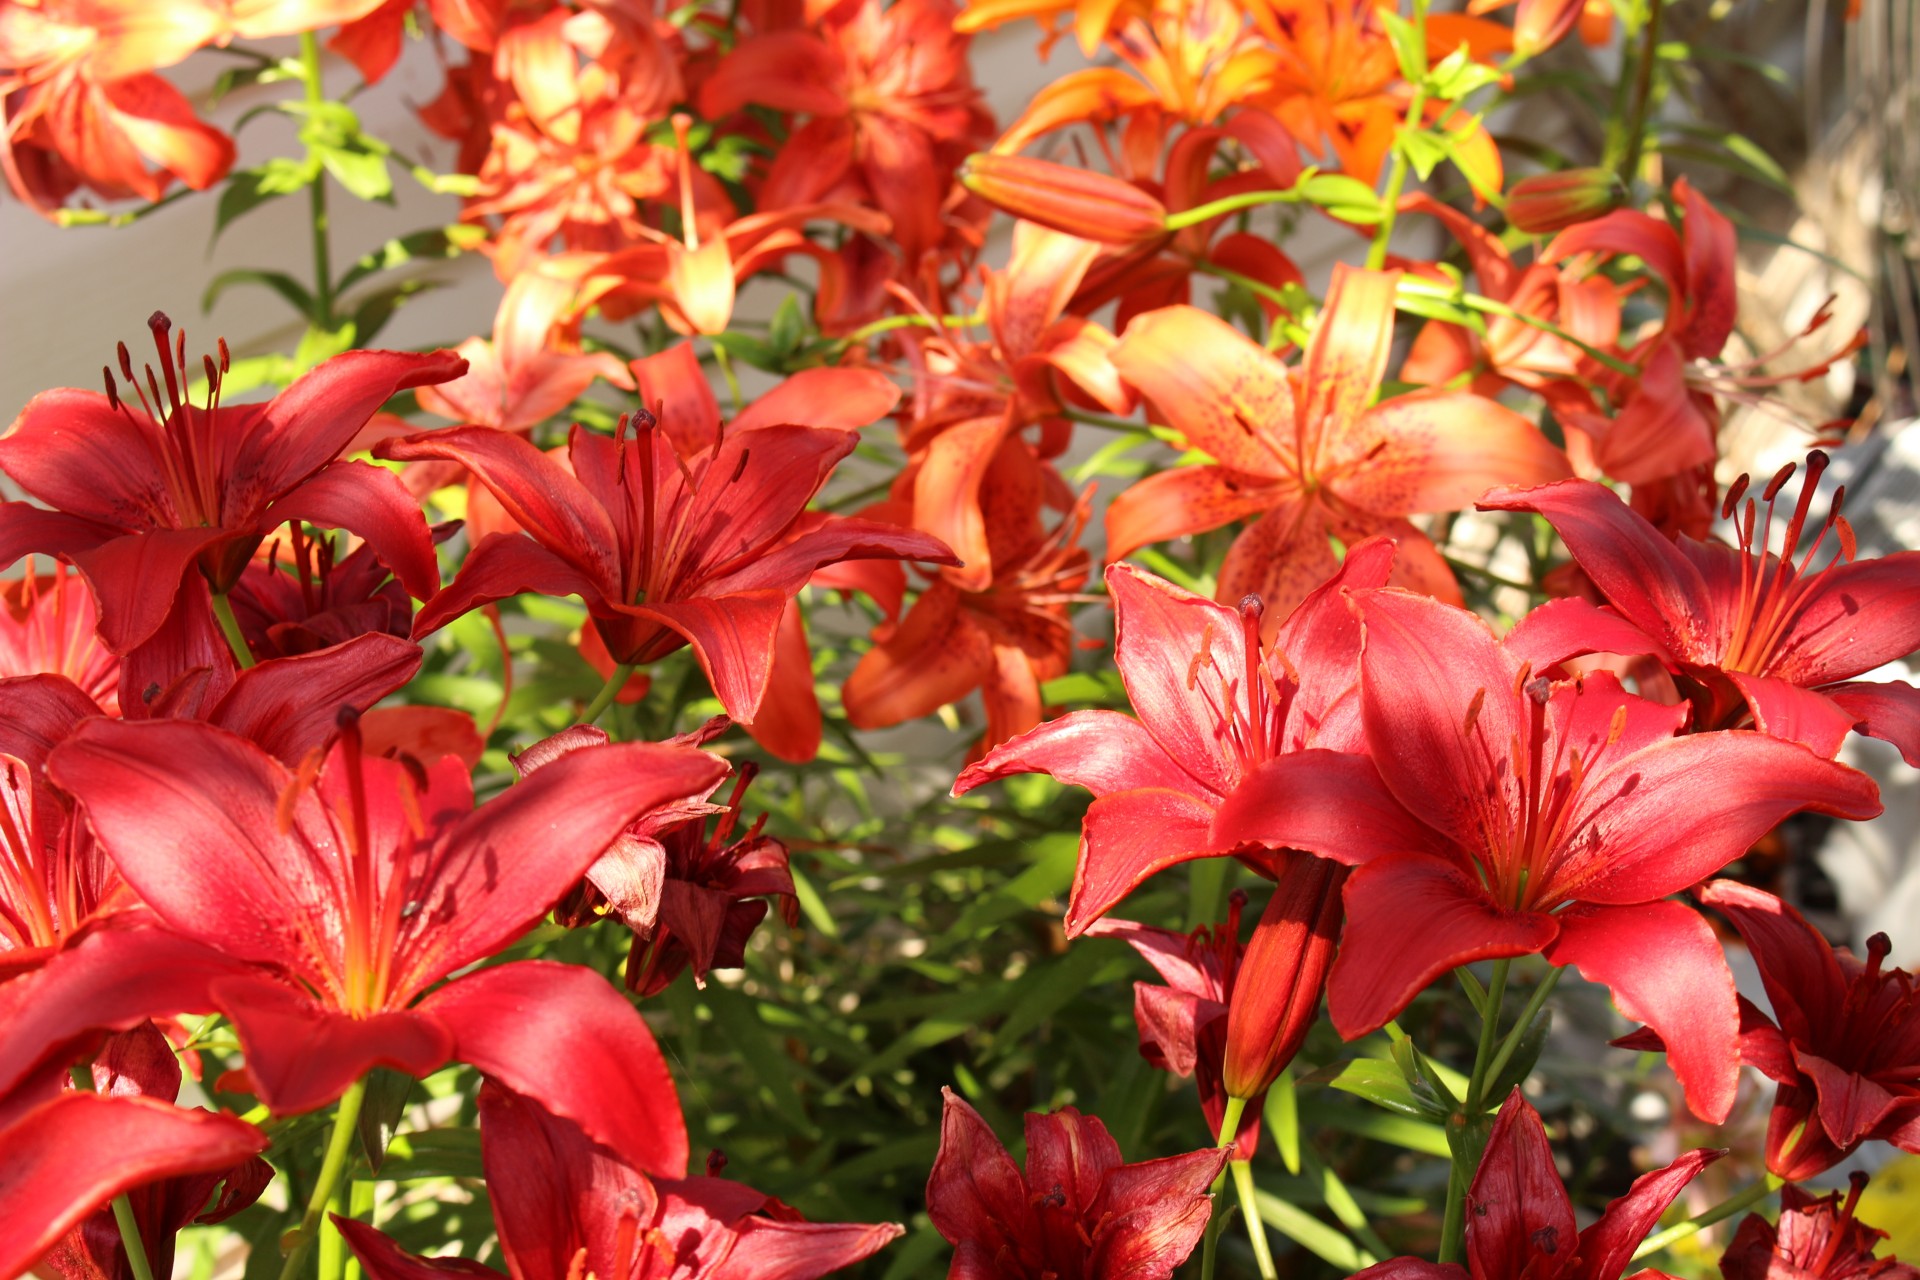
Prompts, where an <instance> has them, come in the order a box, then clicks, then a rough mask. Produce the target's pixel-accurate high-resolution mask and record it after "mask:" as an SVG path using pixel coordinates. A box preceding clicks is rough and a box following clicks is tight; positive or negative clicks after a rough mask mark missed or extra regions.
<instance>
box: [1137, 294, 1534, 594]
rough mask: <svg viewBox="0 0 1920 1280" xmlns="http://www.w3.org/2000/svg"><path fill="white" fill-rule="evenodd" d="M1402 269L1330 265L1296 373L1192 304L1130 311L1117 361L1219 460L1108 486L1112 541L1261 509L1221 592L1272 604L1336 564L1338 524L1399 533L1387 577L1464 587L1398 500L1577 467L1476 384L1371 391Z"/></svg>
mask: <svg viewBox="0 0 1920 1280" xmlns="http://www.w3.org/2000/svg"><path fill="white" fill-rule="evenodd" d="M1398 282H1399V273H1398V272H1382V271H1366V270H1358V269H1353V268H1349V267H1347V266H1345V265H1338V266H1336V267H1335V268H1334V273H1333V288H1332V291H1331V292H1330V293H1329V294H1328V295H1327V302H1326V307H1325V309H1324V311H1323V312H1322V313H1321V319H1320V325H1319V328H1318V329H1317V330H1316V331H1315V333H1314V336H1313V341H1312V345H1311V346H1309V347H1308V349H1307V356H1306V364H1305V366H1304V368H1303V369H1302V370H1300V371H1299V372H1298V373H1297V374H1296V373H1295V372H1293V371H1291V370H1289V369H1288V368H1287V367H1286V366H1285V365H1283V364H1281V363H1280V361H1279V360H1278V359H1277V358H1275V357H1274V356H1273V355H1271V354H1269V353H1268V352H1266V351H1264V350H1262V349H1261V347H1260V346H1259V345H1258V344H1256V343H1254V342H1253V341H1252V340H1251V339H1249V338H1247V337H1246V336H1245V335H1243V334H1241V333H1240V332H1239V331H1238V330H1236V329H1234V328H1233V327H1232V326H1231V325H1229V324H1227V323H1226V322H1225V321H1223V320H1220V319H1218V318H1217V317H1215V316H1212V315H1209V314H1207V313H1206V312H1203V311H1198V310H1195V309H1194V308H1192V307H1169V308H1166V309H1165V310H1161V311H1155V312H1150V313H1148V314H1147V315H1144V316H1141V317H1139V318H1138V319H1136V320H1135V321H1134V322H1133V323H1132V324H1131V325H1129V326H1128V327H1127V331H1126V332H1125V333H1124V334H1122V335H1121V338H1120V345H1119V346H1118V347H1116V348H1115V349H1114V351H1113V355H1112V360H1113V363H1114V366H1115V367H1116V368H1118V369H1119V370H1120V375H1121V376H1122V377H1123V378H1125V379H1126V380H1127V381H1128V382H1129V383H1131V384H1132V385H1134V386H1135V387H1137V388H1139V389H1140V391H1141V392H1142V394H1144V395H1145V396H1146V397H1147V399H1148V400H1149V401H1151V402H1152V403H1153V405H1154V406H1155V407H1156V408H1157V409H1158V410H1159V413H1160V416H1161V418H1162V420H1164V421H1165V422H1167V423H1168V424H1169V425H1170V426H1172V427H1173V428H1174V429H1175V430H1176V431H1178V432H1179V433H1180V434H1181V436H1182V437H1183V438H1184V439H1185V441H1186V443H1187V445H1188V447H1190V448H1194V449H1199V450H1201V451H1203V452H1205V453H1206V454H1208V455H1209V456H1210V457H1212V458H1213V462H1211V463H1208V464H1205V465H1202V466H1189V467H1174V468H1172V469H1170V470H1167V471H1162V472H1160V473H1159V474H1157V475H1154V476H1150V477H1148V478H1147V479H1145V480H1142V481H1140V482H1138V483H1137V484H1135V485H1134V486H1133V487H1132V488H1130V489H1128V490H1127V491H1126V492H1124V493H1122V494H1121V495H1120V496H1119V497H1117V498H1115V499H1114V501H1113V505H1112V506H1111V507H1109V508H1108V509H1107V551H1108V554H1109V555H1111V556H1113V557H1114V558H1116V559H1118V558H1120V557H1123V556H1126V555H1129V554H1131V553H1132V552H1133V551H1134V550H1135V549H1137V548H1139V547H1143V546H1145V545H1147V544H1148V543H1151V542H1162V541H1165V540H1166V539H1169V538H1175V537H1180V536H1182V535H1184V534H1192V533H1200V532H1203V531H1205V530H1208V529H1217V528H1219V527H1220V526H1221V525H1223V524H1226V523H1228V522H1229V521H1233V520H1239V519H1243V518H1245V517H1248V516H1256V515H1257V516H1258V517H1259V519H1258V520H1256V521H1255V522H1254V523H1253V524H1251V525H1249V526H1248V527H1247V529H1246V530H1245V531H1243V532H1242V533H1241V534H1240V536H1239V537H1237V538H1236V539H1234V543H1233V546H1232V547H1231V548H1229V549H1228V551H1227V557H1226V560H1225V562H1224V563H1223V564H1222V565H1221V567H1220V586H1219V591H1218V593H1217V595H1216V598H1217V599H1219V600H1220V601H1222V602H1226V603H1231V602H1233V601H1237V600H1239V599H1241V598H1242V597H1244V596H1248V595H1258V596H1259V597H1260V598H1261V599H1262V600H1263V601H1265V602H1266V603H1267V606H1268V607H1269V608H1270V609H1272V610H1274V611H1275V616H1276V617H1277V616H1278V615H1279V614H1280V613H1281V612H1284V611H1285V610H1287V609H1291V608H1292V607H1293V606H1294V605H1295V604H1297V603H1299V601H1300V600H1301V599H1302V598H1303V597H1304V596H1305V595H1306V594H1307V592H1309V591H1311V590H1312V589H1313V588H1314V587H1315V586H1316V585H1318V584H1319V583H1321V582H1323V581H1325V580H1326V579H1327V577H1328V576H1329V575H1331V574H1332V572H1333V569H1334V565H1335V559H1334V554H1333V548H1332V545H1331V543H1330V539H1331V538H1339V539H1341V540H1343V541H1346V542H1354V541H1358V540H1359V539H1361V538H1364V537H1367V536H1369V535H1372V534H1375V533H1391V534H1392V535H1393V536H1394V537H1395V538H1396V539H1397V540H1398V541H1399V544H1400V553H1399V556H1398V558H1397V559H1396V560H1395V563H1394V570H1395V581H1396V582H1398V583H1400V584H1402V585H1406V586H1410V587H1414V588H1416V589H1419V590H1422V591H1425V592H1427V593H1429V594H1433V595H1438V596H1440V597H1441V598H1443V599H1450V600H1458V599H1459V598H1460V596H1459V587H1458V586H1457V585H1456V584H1455V583H1454V580H1453V574H1452V571H1451V570H1450V569H1448V568H1447V565H1446V562H1445V561H1444V560H1443V559H1442V558H1441V556H1440V553H1439V552H1438V551H1437V550H1436V549H1435V548H1434V546H1433V543H1432V542H1430V541H1428V539H1427V537H1426V535H1425V534H1423V533H1421V532H1420V531H1419V530H1417V529H1415V528H1414V527H1413V525H1411V524H1410V523H1408V521H1407V519H1406V517H1407V516H1408V515H1410V514H1412V513H1414V512H1421V511H1452V510H1457V509H1459V508H1461V507H1464V506H1466V505H1468V504H1469V503H1471V502H1472V501H1473V500H1474V499H1475V498H1477V497H1479V496H1480V495H1481V494H1482V493H1484V492H1486V491H1487V490H1488V489H1490V488H1492V487H1493V486H1495V485H1498V484H1516V483H1518V484H1528V483H1540V482H1542V481H1546V480H1554V479H1559V478H1561V477H1564V476H1566V475H1569V474H1570V471H1569V469H1568V466H1567V462H1566V458H1565V457H1564V456H1563V455H1562V454H1561V452H1560V451H1559V450H1558V449H1556V448H1554V446H1553V445H1552V444H1550V443H1548V441H1547V439H1546V437H1545V436H1543V435H1541V434H1540V431H1539V429H1538V428H1537V427H1535V426H1534V425H1533V424H1532V423H1531V422H1529V421H1527V420H1526V419H1525V418H1523V417H1521V416H1520V415H1519V414H1517V413H1514V412H1513V411H1512V410H1510V409H1504V408H1502V407H1501V406H1499V405H1497V404H1495V403H1493V402H1492V401H1490V400H1487V399H1485V398H1483V397H1481V396H1476V395H1467V394H1454V393H1448V392H1417V393H1414V394H1412V395H1405V396H1397V397H1395V398H1393V399H1391V400H1386V401H1383V402H1381V403H1380V404H1377V405H1374V406H1372V407H1371V408H1369V407H1368V401H1370V400H1371V399H1372V398H1373V396H1374V393H1375V392H1376V391H1377V390H1378V389H1379V387H1380V382H1381V380H1382V378H1384V377H1385V376H1386V369H1387V356H1388V353H1389V351H1390V349H1391V347H1392V345H1393V315H1394V308H1393V299H1394V290H1395V287H1396V285H1397V284H1398ZM1522 477H1526V478H1525V479H1522Z"/></svg>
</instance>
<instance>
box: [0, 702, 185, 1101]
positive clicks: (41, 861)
mask: <svg viewBox="0 0 1920 1280" xmlns="http://www.w3.org/2000/svg"><path fill="white" fill-rule="evenodd" d="M99 714H100V708H99V707H98V706H96V705H95V704H94V702H93V699H91V698H89V697H87V695H86V694H85V693H84V692H82V691H81V690H80V689H79V688H78V687H77V686H75V685H74V684H73V683H72V682H71V681H69V680H67V679H65V678H64V677H62V676H57V675H39V676H21V677H15V678H13V679H10V680H0V774H3V775H4V776H0V787H3V788H4V790H3V791H0V981H4V980H6V979H7V978H9V977H12V976H13V975H14V974H17V973H20V972H23V971H25V970H29V969H34V968H37V967H39V966H40V965H41V964H44V963H45V962H46V961H47V959H48V958H49V957H50V956H52V955H53V954H54V953H55V952H56V951H58V950H59V949H60V947H61V946H63V945H64V944H65V943H66V941H67V940H68V939H69V938H72V937H73V936H74V935H75V934H77V933H78V932H79V931H80V929H81V928H82V926H84V925H85V924H86V923H87V922H88V921H90V920H92V919H94V918H95V917H97V916H101V915H108V914H111V913H112V912H114V911H117V910H126V909H129V908H132V907H134V906H136V905H137V904H138V899H137V898H135V897H134V895H133V891H132V890H131V889H129V888H128V887H127V885H126V882H125V881H123V880H122V879H121V878H120V873H119V872H118V871H117V870H116V869H115V868H114V866H113V864H112V863H111V862H109V861H108V860H107V859H106V857H105V856H104V855H103V854H102V853H101V852H100V849H99V847H98V846H97V845H96V844H95V843H94V840H93V836H92V834H91V833H90V832H89V831H88V830H87V827H86V824H85V823H82V822H76V821H74V819H73V813H72V811H71V808H70V807H69V806H68V805H67V804H66V803H65V802H64V799H63V798H62V797H61V796H60V795H59V794H58V793H57V792H55V791H54V790H53V788H52V787H51V786H49V785H48V783H47V776H46V767H47V756H48V755H49V754H50V753H51V752H52V750H53V748H54V747H55V746H57V745H58V744H59V743H60V742H62V741H63V740H65V739H66V737H67V736H68V735H69V734H71V733H72V732H73V730H74V728H75V727H76V726H77V725H79V724H80V722H81V721H83V720H86V719H88V718H90V717H93V716H97V715H99ZM169 1101H171V1099H169Z"/></svg>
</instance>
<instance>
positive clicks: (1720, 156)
mask: <svg viewBox="0 0 1920 1280" xmlns="http://www.w3.org/2000/svg"><path fill="white" fill-rule="evenodd" d="M1721 141H1722V143H1723V144H1725V143H1726V140H1725V139H1722V140H1721ZM1748 145H1749V146H1750V147H1751V146H1752V144H1751V143H1749V144H1748ZM1650 146H1651V148H1652V149H1653V150H1655V151H1658V152H1659V153H1660V154H1661V155H1663V156H1672V157H1673V158H1675V159H1678V160H1695V161H1698V162H1699V163H1701V164H1705V165H1712V166H1713V167H1714V168H1716V169H1724V170H1726V171H1727V172H1728V173H1737V174H1739V175H1740V176H1742V177H1745V178H1752V179H1753V180H1754V181H1755V182H1761V183H1765V184H1766V185H1767V186H1770V187H1772V188H1774V189H1775V190H1776V191H1780V192H1782V193H1784V194H1787V195H1792V194H1793V183H1792V182H1791V181H1789V180H1788V179H1787V178H1786V176H1785V174H1784V173H1783V172H1782V170H1781V168H1780V166H1779V165H1778V164H1775V163H1774V162H1773V160H1772V158H1771V157H1768V156H1766V154H1765V153H1764V152H1761V151H1759V149H1758V148H1757V147H1755V148H1753V150H1752V152H1751V153H1749V154H1748V155H1741V154H1739V153H1737V152H1735V151H1734V150H1733V149H1732V147H1731V146H1730V145H1721V146H1699V145H1696V144H1694V143H1690V142H1669V141H1666V140H1664V139H1662V140H1659V141H1656V142H1653V143H1651V144H1650ZM1752 154H1758V155H1760V156H1761V157H1762V161H1763V163H1761V164H1758V165H1756V164H1755V163H1754V162H1753V160H1752V159H1751V155H1752Z"/></svg>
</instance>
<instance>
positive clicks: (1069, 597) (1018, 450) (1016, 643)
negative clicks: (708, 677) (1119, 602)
mask: <svg viewBox="0 0 1920 1280" xmlns="http://www.w3.org/2000/svg"><path fill="white" fill-rule="evenodd" d="M902 479H903V481H904V480H905V479H907V477H902ZM1049 480H1052V481H1056V482H1057V480H1058V477H1057V476H1056V475H1055V474H1054V473H1053V470H1052V468H1051V467H1049V466H1047V464H1045V463H1043V462H1040V461H1038V460H1036V459H1035V458H1034V456H1033V454H1032V452H1031V451H1030V450H1028V448H1027V447H1026V445H1025V444H1023V443H1022V442H1020V441H1018V440H1011V441H1008V442H1007V445H1006V447H1005V449H1004V450H1003V451H1002V453H1001V455H1000V456H999V457H998V458H997V459H996V460H995V461H994V464H993V466H992V468H991V469H990V470H989V472H988V474H987V476H986V477H985V479H984V480H983V481H982V482H981V486H980V491H981V497H980V505H981V512H982V515H983V518H984V523H985V525H986V544H987V546H988V549H989V555H990V557H991V558H992V560H993V576H992V578H991V580H990V581H989V582H988V584H987V586H986V589H985V590H982V591H966V590H962V589H961V588H960V587H959V586H957V585H956V584H955V583H954V582H953V581H952V580H951V579H950V578H948V577H947V576H945V575H942V576H941V577H940V578H938V579H936V580H935V581H934V582H932V583H931V584H929V585H928V586H927V588H926V589H925V590H924V591H922V592H921V593H920V595H919V597H918V598H917V599H916V600H915V601H914V602H913V607H912V608H911V609H909V610H907V616H906V617H904V618H902V619H901V620H900V621H899V622H898V623H897V624H896V623H893V622H886V623H882V624H881V626H880V627H878V628H876V630H875V632H874V640H875V643H874V646H873V648H871V649H869V650H867V652H866V653H864V654H862V655H861V656H860V661H859V663H858V664H857V665H856V666H855V667H854V669H853V672H852V674H851V675H849V676H848V677H847V683H846V685H845V686H844V687H843V688H842V689H841V692H840V697H841V702H842V704H843V705H844V706H845V708H846V712H847V722H848V723H849V724H851V725H853V726H854V727H855V728H857V729H880V728H885V727H886V726H888V725H895V724H899V723H901V722H903V721H906V720H912V719H915V718H917V717H919V716H924V715H928V714H931V713H932V712H934V711H936V710H938V709H939V708H940V707H943V706H946V705H947V704H948V703H951V702H958V701H959V700H960V699H961V698H964V697H966V696H967V694H969V693H971V692H972V691H973V690H975V689H978V690H980V698H981V701H982V702H983V703H984V704H985V708H986V713H987V726H986V732H985V733H984V734H983V735H982V737H981V740H980V747H981V749H982V750H985V749H988V748H991V747H993V746H996V745H998V744H999V743H1002V742H1005V741H1006V740H1007V739H1008V738H1011V737H1012V736H1014V735H1015V734H1017V733H1024V732H1026V731H1027V730H1028V729H1031V728H1033V726H1034V725H1036V724H1038V723H1039V722H1040V717H1041V715H1042V714H1044V707H1043V705H1042V703H1041V700H1040V686H1041V684H1042V683H1044V682H1045V681H1048V680H1052V679H1054V678H1056V677H1058V676H1063V675H1065V674H1066V673H1067V666H1068V663H1069V662H1070V661H1071V659H1072V655H1073V624H1072V622H1071V620H1070V617H1069V609H1070V607H1071V605H1072V604H1073V603H1074V602H1075V601H1076V599H1078V598H1079V597H1078V596H1077V595H1076V593H1077V592H1078V591H1079V589H1080V588H1081V587H1082V586H1084V585H1085V584H1086V581H1087V569H1088V565H1089V562H1090V557H1089V555H1088V553H1087V550H1086V548H1084V547H1082V546H1080V545H1079V543H1080V534H1081V532H1082V531H1083V530H1084V529H1085V528H1086V523H1087V509H1088V506H1089V505H1090V500H1091V496H1092V495H1091V493H1089V494H1087V495H1084V496H1082V498H1081V499H1080V501H1079V502H1078V503H1076V504H1075V505H1074V507H1073V509H1072V510H1071V511H1070V512H1068V513H1067V514H1066V515H1064V516H1063V517H1062V518H1061V519H1060V520H1059V522H1058V523H1056V524H1055V525H1054V527H1053V528H1052V529H1051V530H1047V529H1045V528H1044V527H1043V526H1042V524H1041V521H1040V508H1041V506H1042V505H1043V502H1044V499H1043V496H1042V493H1043V489H1044V487H1045V486H1046V485H1047V483H1048V481H1049ZM1063 487H1064V486H1063Z"/></svg>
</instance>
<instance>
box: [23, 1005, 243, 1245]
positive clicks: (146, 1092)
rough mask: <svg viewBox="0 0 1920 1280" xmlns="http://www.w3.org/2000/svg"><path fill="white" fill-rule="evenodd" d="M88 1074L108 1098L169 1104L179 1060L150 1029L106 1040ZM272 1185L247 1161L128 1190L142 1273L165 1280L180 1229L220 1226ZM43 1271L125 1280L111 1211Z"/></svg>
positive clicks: (82, 1228)
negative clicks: (197, 1225)
mask: <svg viewBox="0 0 1920 1280" xmlns="http://www.w3.org/2000/svg"><path fill="white" fill-rule="evenodd" d="M91 1071H92V1074H93V1087H94V1091H95V1092H96V1093H99V1094H101V1095H104V1096H107V1097H114V1098H152V1099H156V1100H158V1101H160V1102H166V1103H171V1102H174V1101H175V1100H177V1099H178V1098H179V1096H180V1078H181V1076H180V1061H179V1059H178V1058H176V1057H175V1056H174V1052H173V1046H172V1045H171V1044H169V1043H168V1042H167V1038H166V1036H164V1035H162V1034H161V1033H160V1031H159V1029H158V1028H157V1027H155V1026H154V1025H153V1024H152V1023H151V1022H148V1023H144V1024H142V1025H141V1026H138V1027H136V1028H134V1029H133V1030H132V1031H124V1032H121V1033H120V1034H119V1035H117V1036H114V1037H113V1038H112V1039H110V1040H108V1041H107V1044H106V1047H105V1048H104V1049H102V1050H101V1052H100V1054H99V1056H98V1057H96V1058H95V1059H94V1060H93V1066H92V1068H91ZM271 1181H273V1166H272V1165H270V1164H268V1163H267V1162H266V1161H265V1160H262V1159H260V1157H258V1156H253V1157H251V1158H243V1159H241V1160H239V1161H237V1162H236V1163H235V1164H233V1165H231V1166H230V1167H228V1168H224V1169H209V1170H205V1171H196V1172H194V1173H191V1174H187V1175H184V1176H176V1177H171V1178H166V1179H163V1180H161V1181H157V1182H148V1183H146V1184H145V1185H143V1186H140V1187H136V1188H134V1189H133V1190H132V1191H131V1192H130V1193H129V1194H128V1196H127V1200H128V1204H129V1206H130V1207H131V1208H132V1210H133V1220H134V1223H135V1225H136V1227H137V1228H138V1230H139V1233H140V1243H141V1245H142V1247H143V1251H144V1252H145V1253H146V1255H147V1267H148V1270H147V1272H146V1274H148V1275H155V1276H161V1275H172V1274H173V1245H174V1237H175V1236H176V1235H177V1234H179V1232H180V1229H181V1228H182V1227H185V1226H189V1225H191V1224H193V1223H196V1222H198V1223H214V1222H224V1221H226V1220H227V1219H228V1218H231V1217H232V1216H233V1215H234V1214H236V1213H238V1212H240V1211H241V1210H242V1209H245V1208H246V1207H247V1206H248V1205H250V1204H252V1203H253V1202H254V1201H255V1200H258V1199H259V1198H260V1193H261V1192H262V1191H265V1190H266V1189H267V1184H268V1183H269V1182H271ZM216 1190H218V1192H219V1195H218V1196H217V1197H215V1196H214V1192H215V1191H216ZM209 1198H212V1199H213V1203H212V1204H211V1205H209V1204H208V1203H207V1201H208V1200H209ZM43 1265H44V1266H45V1267H46V1268H47V1269H48V1270H49V1271H52V1272H53V1273H54V1274H55V1275H58V1276H60V1277H61V1280H131V1277H132V1276H133V1274H134V1272H133V1268H132V1266H131V1265H130V1264H129V1263H128V1261H127V1250H126V1246H125V1244H124V1243H123V1241H122V1239H121V1235H120V1228H119V1225H118V1224H117V1223H116V1222H115V1220H114V1216H113V1210H112V1209H110V1208H108V1207H107V1206H105V1205H102V1206H101V1207H100V1208H98V1209H96V1210H94V1211H93V1213H92V1214H91V1215H89V1216H88V1217H87V1219H86V1220H85V1221H84V1222H82V1223H80V1224H79V1225H78V1226H76V1227H74V1228H73V1229H72V1230H70V1231H68V1232H67V1234H66V1237H65V1238H64V1239H63V1240H61V1241H60V1243H59V1244H57V1245H55V1246H54V1248H53V1251H52V1252H50V1253H49V1254H48V1255H47V1257H46V1260H45V1263H44V1264H43Z"/></svg>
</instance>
